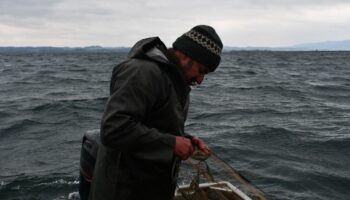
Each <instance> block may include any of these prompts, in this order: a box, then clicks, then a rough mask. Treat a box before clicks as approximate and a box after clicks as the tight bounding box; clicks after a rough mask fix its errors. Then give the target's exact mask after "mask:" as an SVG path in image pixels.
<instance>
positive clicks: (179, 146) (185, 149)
mask: <svg viewBox="0 0 350 200" xmlns="http://www.w3.org/2000/svg"><path fill="white" fill-rule="evenodd" d="M174 153H175V155H176V156H178V157H179V158H180V159H181V160H187V158H188V157H190V156H191V155H192V153H193V146H192V142H191V140H190V139H188V138H185V137H180V136H176V143H175V150H174Z"/></svg>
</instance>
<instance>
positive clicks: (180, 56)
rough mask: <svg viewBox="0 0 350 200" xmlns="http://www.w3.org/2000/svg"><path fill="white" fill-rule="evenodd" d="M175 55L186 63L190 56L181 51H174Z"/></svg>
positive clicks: (182, 62)
mask: <svg viewBox="0 0 350 200" xmlns="http://www.w3.org/2000/svg"><path fill="white" fill-rule="evenodd" d="M175 54H176V56H177V57H178V58H179V60H180V63H181V64H184V63H187V62H188V60H189V59H190V57H188V56H187V55H186V54H184V53H182V52H181V51H175Z"/></svg>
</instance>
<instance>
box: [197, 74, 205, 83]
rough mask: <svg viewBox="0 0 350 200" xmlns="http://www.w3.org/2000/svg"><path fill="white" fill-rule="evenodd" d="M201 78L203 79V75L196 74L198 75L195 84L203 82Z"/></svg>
mask: <svg viewBox="0 0 350 200" xmlns="http://www.w3.org/2000/svg"><path fill="white" fill-rule="evenodd" d="M203 79H204V75H200V76H198V77H197V80H196V82H197V84H198V85H199V84H201V83H202V82H203Z"/></svg>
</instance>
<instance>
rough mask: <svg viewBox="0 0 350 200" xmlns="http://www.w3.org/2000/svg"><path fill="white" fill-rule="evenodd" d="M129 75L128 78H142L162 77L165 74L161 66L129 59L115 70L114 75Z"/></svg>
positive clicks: (147, 61) (141, 60)
mask: <svg viewBox="0 0 350 200" xmlns="http://www.w3.org/2000/svg"><path fill="white" fill-rule="evenodd" d="M117 74H119V75H123V74H124V75H127V76H142V77H153V78H157V77H162V76H163V72H162V70H161V69H160V67H159V64H158V63H156V62H153V61H149V60H143V59H135V58H133V59H129V60H127V61H125V62H123V63H121V64H119V65H118V66H116V67H115V68H114V70H113V75H117Z"/></svg>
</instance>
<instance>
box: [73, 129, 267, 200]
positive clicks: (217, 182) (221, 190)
mask: <svg viewBox="0 0 350 200" xmlns="http://www.w3.org/2000/svg"><path fill="white" fill-rule="evenodd" d="M99 144H100V138H99V131H98V130H94V131H91V132H88V133H86V134H85V135H84V137H83V142H82V149H81V158H80V184H79V194H80V195H79V196H80V199H81V200H85V199H88V194H89V190H90V183H91V179H92V173H93V168H94V165H95V159H96V156H97V149H98V146H99ZM178 184H179V186H178V188H177V189H176V192H175V200H266V199H267V198H266V197H265V195H264V194H263V193H262V192H261V191H260V190H259V189H257V188H256V187H255V186H254V185H252V184H251V183H250V182H249V181H248V180H247V179H246V178H244V177H243V176H242V175H241V174H239V173H238V172H237V171H236V170H235V169H233V168H232V167H231V166H230V165H229V164H227V163H226V162H225V161H224V160H222V159H221V158H219V157H218V156H217V155H216V154H215V153H214V152H213V151H211V156H210V157H206V158H203V157H200V156H192V157H191V158H189V159H188V160H186V161H184V162H182V165H181V167H180V170H179V177H178ZM70 196H72V197H71V198H69V199H75V198H73V196H75V195H70Z"/></svg>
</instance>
